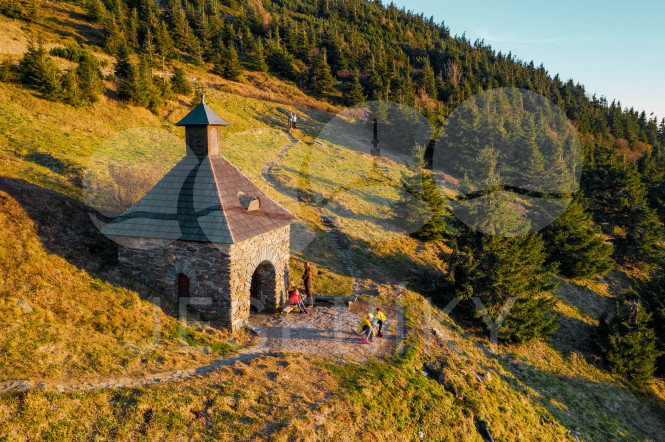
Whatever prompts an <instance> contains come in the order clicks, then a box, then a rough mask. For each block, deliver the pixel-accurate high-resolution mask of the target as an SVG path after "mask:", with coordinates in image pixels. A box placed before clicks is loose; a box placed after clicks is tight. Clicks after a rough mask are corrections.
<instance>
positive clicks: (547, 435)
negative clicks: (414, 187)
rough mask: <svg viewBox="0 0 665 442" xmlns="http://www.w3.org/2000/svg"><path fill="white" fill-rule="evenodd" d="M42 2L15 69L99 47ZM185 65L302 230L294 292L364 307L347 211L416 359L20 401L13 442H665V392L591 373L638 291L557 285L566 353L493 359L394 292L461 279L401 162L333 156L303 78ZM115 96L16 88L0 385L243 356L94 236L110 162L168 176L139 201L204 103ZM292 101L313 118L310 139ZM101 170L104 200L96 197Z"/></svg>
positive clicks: (19, 27) (251, 369)
mask: <svg viewBox="0 0 665 442" xmlns="http://www.w3.org/2000/svg"><path fill="white" fill-rule="evenodd" d="M44 7H45V8H47V9H48V11H49V14H48V17H50V18H49V19H42V20H41V21H39V20H38V21H37V22H36V23H33V24H17V23H16V22H13V21H10V20H7V19H0V56H2V57H4V56H12V57H14V59H16V58H17V56H18V55H19V54H20V53H21V52H22V51H24V50H25V48H26V47H27V44H28V41H29V39H30V37H34V36H36V35H37V33H41V34H42V36H43V38H44V39H45V41H46V45H47V47H52V46H53V45H63V44H66V43H68V42H72V41H73V40H74V39H83V40H85V41H88V42H89V43H91V44H94V43H95V42H97V41H98V37H99V36H98V34H97V31H96V30H95V29H94V28H92V27H90V26H89V25H87V24H86V22H85V18H84V17H83V16H82V14H81V10H80V9H79V8H78V7H76V6H73V5H71V4H68V3H60V2H57V3H56V2H51V3H48V4H45V6H44ZM96 54H97V55H98V56H99V57H100V58H102V59H106V60H108V59H109V58H108V56H104V55H102V54H101V53H100V52H99V51H96ZM186 69H187V71H188V75H190V76H194V77H196V78H198V79H199V80H200V81H202V82H203V83H204V85H205V90H206V102H207V103H208V104H209V105H210V106H211V107H212V108H213V109H214V110H215V111H216V112H217V113H219V115H220V116H222V118H224V119H225V120H227V121H228V122H229V123H231V125H230V126H228V127H226V128H224V129H223V130H224V136H225V137H224V139H223V150H222V154H223V155H224V156H225V157H226V158H227V159H228V160H229V161H231V162H232V163H233V164H234V165H235V166H237V167H238V168H239V169H240V170H241V171H242V172H243V173H244V174H245V175H247V176H248V177H249V178H250V179H251V180H252V181H254V182H255V183H256V184H257V185H258V186H259V187H260V188H261V189H262V190H264V191H265V192H266V193H267V194H268V195H269V196H270V197H271V198H273V199H274V200H276V201H277V202H279V203H280V204H282V205H283V206H284V207H286V208H287V209H289V210H290V211H291V212H293V213H294V214H296V215H297V216H298V217H299V218H300V219H301V222H300V223H299V224H297V225H296V226H294V227H293V233H292V258H291V262H290V266H291V269H290V270H291V273H290V274H291V275H292V282H293V283H294V284H297V283H298V281H299V276H300V274H301V273H302V263H303V262H304V261H310V262H312V263H313V265H314V268H315V272H316V273H315V280H314V290H315V292H317V293H319V294H328V295H348V294H350V292H351V281H352V279H351V277H350V275H349V274H348V272H347V270H346V269H345V268H344V265H343V262H342V260H341V258H340V256H339V254H338V252H337V250H336V249H335V247H334V246H333V244H332V243H331V241H330V239H329V236H328V235H327V234H326V232H325V229H324V226H323V224H322V221H321V218H320V216H319V214H324V215H332V216H334V217H336V218H337V225H338V227H339V229H340V231H341V233H342V236H343V240H344V242H345V243H346V244H347V245H348V247H349V248H350V249H351V250H352V252H353V258H354V260H355V261H356V263H358V265H359V267H360V268H361V270H362V277H363V279H364V280H365V281H366V282H369V283H371V284H373V285H374V286H376V287H377V289H376V290H377V292H378V293H379V299H380V302H381V303H384V304H386V305H391V306H395V305H397V304H399V303H401V304H400V306H403V308H404V309H405V310H404V311H405V315H406V321H407V325H408V327H409V330H410V332H411V333H410V334H409V340H408V341H407V342H406V344H407V345H406V346H405V347H402V348H401V352H400V353H399V355H396V357H395V358H391V359H390V360H387V361H376V360H373V361H370V362H369V363H367V364H362V365H355V364H349V365H334V364H332V363H331V362H330V361H327V360H322V359H319V358H316V357H309V356H301V355H285V354H280V355H272V356H266V357H262V358H259V359H255V360H253V361H251V363H249V364H243V363H238V364H236V366H232V367H227V368H223V369H220V370H218V371H215V372H214V373H213V374H211V375H210V376H207V377H205V378H195V379H190V380H187V381H178V382H173V383H167V384H162V385H155V386H151V387H145V388H139V389H128V390H121V391H118V390H105V391H98V392H90V393H83V394H57V393H44V392H38V391H33V392H30V393H21V394H15V395H4V396H0V440H34V439H54V440H84V439H86V440H87V439H144V440H163V439H167V440H168V439H170V440H180V439H183V438H190V439H211V438H224V437H227V438H237V439H255V440H265V439H272V440H294V439H297V440H301V439H302V440H308V439H313V438H315V437H319V438H324V439H334V440H357V439H358V438H360V437H361V436H362V435H363V434H364V435H365V437H368V438H369V437H372V438H383V439H387V440H418V439H421V437H420V436H419V433H420V432H422V434H423V437H422V439H423V440H445V439H447V440H481V439H482V437H481V433H482V432H483V431H484V428H488V429H490V431H491V433H492V435H493V436H494V438H495V439H496V440H572V439H574V438H575V437H577V438H580V439H583V440H654V441H655V440H659V439H662V428H663V421H662V416H663V415H664V414H663V413H664V410H665V386H664V384H663V382H662V381H656V382H655V383H654V384H653V385H652V386H650V387H647V388H645V389H644V390H641V391H633V390H631V389H630V388H629V387H628V386H627V385H626V384H625V383H624V382H623V380H622V379H619V378H617V377H615V376H612V375H610V374H608V373H607V372H606V371H605V370H604V369H603V368H602V366H600V365H594V363H592V362H594V359H593V355H594V349H593V348H591V347H590V345H589V342H590V340H591V339H590V337H591V336H592V335H593V333H594V332H595V330H596V329H597V327H598V324H599V319H600V316H601V314H602V313H603V312H605V311H606V310H607V308H608V306H611V305H612V304H613V302H614V296H615V295H617V294H618V293H619V292H620V290H621V283H620V281H621V279H622V276H621V275H620V274H618V273H612V274H610V275H608V277H607V278H605V279H603V280H601V281H586V282H584V283H580V282H579V281H578V282H574V281H562V284H561V285H560V287H559V289H558V291H557V292H556V293H555V295H556V296H557V297H558V303H557V307H556V309H557V311H558V312H559V313H560V314H561V315H562V317H561V321H560V322H561V328H560V329H559V331H558V332H557V333H556V334H555V335H554V337H553V339H552V340H551V341H550V342H544V341H536V342H533V343H531V344H528V345H523V346H500V347H499V348H498V349H497V352H496V353H493V352H492V349H491V348H490V347H489V345H488V343H487V341H486V340H485V339H483V338H480V337H478V336H479V335H477V334H475V333H474V332H473V330H469V329H467V328H466V326H464V327H461V326H460V325H458V324H456V323H455V322H453V321H452V320H451V319H450V318H449V317H446V316H443V317H441V314H440V311H439V310H437V309H436V308H433V307H431V306H430V305H429V304H427V303H426V301H425V299H424V298H423V296H421V295H420V294H418V293H415V292H413V291H410V290H404V291H403V294H402V295H400V296H397V295H396V290H397V289H396V285H397V284H398V283H400V282H409V281H413V279H414V274H415V275H416V276H417V275H427V274H441V273H442V272H445V271H446V268H445V265H444V263H443V261H442V259H441V255H442V253H443V254H445V253H446V252H448V251H449V250H448V249H447V248H446V247H445V246H442V245H437V244H425V243H421V242H419V241H417V240H415V239H413V238H411V237H409V236H408V235H407V233H409V232H408V230H405V229H404V228H402V227H403V226H400V224H399V223H398V222H397V223H396V222H394V220H392V216H393V213H392V209H391V207H392V206H393V205H394V204H396V203H397V202H399V201H401V200H402V199H403V198H405V197H406V196H405V195H404V193H403V191H401V189H400V186H399V182H400V180H401V179H403V178H404V177H405V176H406V175H408V173H409V171H408V168H407V167H406V166H405V165H404V164H403V163H401V162H400V161H397V160H390V159H381V160H379V161H378V162H377V164H375V159H374V158H372V157H371V156H369V155H367V154H364V153H360V152H358V151H357V150H353V149H350V148H348V147H344V146H340V145H332V144H330V143H326V142H324V143H323V144H320V143H318V142H316V141H317V135H318V134H319V133H320V131H321V130H322V129H323V128H324V127H325V125H326V124H327V123H328V122H329V121H330V120H331V118H333V114H334V113H336V112H337V111H339V109H337V108H335V107H334V106H331V105H330V104H329V103H326V102H323V101H320V100H317V99H315V98H313V97H310V96H307V95H306V94H304V93H303V92H302V91H301V90H300V89H298V88H297V87H296V86H295V85H294V84H292V83H288V82H284V81H281V80H279V79H277V78H275V77H273V76H271V75H269V74H264V73H249V72H248V73H247V74H246V76H245V78H244V80H243V81H242V82H239V83H238V82H228V81H224V80H221V79H219V78H217V77H215V76H213V75H211V74H209V73H208V72H207V71H206V70H205V69H204V68H201V67H194V66H189V65H186ZM107 87H108V88H109V90H108V91H107V95H106V96H104V97H102V100H101V101H100V102H99V103H97V104H95V105H93V106H91V107H88V108H81V109H74V108H72V107H69V106H66V105H63V104H59V103H54V102H49V101H46V100H44V99H42V98H40V97H39V96H38V94H37V93H35V92H34V91H30V90H27V89H24V88H22V87H20V86H17V85H7V84H0V320H1V321H2V323H3V324H4V327H3V331H2V333H0V355H1V356H2V357H1V358H0V380H7V379H30V380H33V381H36V380H47V381H48V382H50V383H54V382H64V381H65V380H67V379H77V380H84V379H92V378H96V377H103V376H118V375H122V376H130V377H131V376H140V375H143V374H146V373H153V372H161V371H165V370H168V369H171V368H185V367H190V366H194V365H202V364H204V363H205V362H206V361H209V360H211V359H215V358H220V357H223V356H225V355H227V354H230V353H231V352H232V351H234V350H235V349H236V346H234V345H231V344H229V342H231V339H235V340H236V342H238V341H242V339H241V338H242V336H231V335H229V334H227V333H224V332H220V331H216V330H212V329H209V328H203V327H198V326H196V325H190V326H189V328H187V327H184V328H181V326H180V324H179V323H178V322H177V321H176V320H175V319H174V318H173V317H171V316H168V315H166V314H164V312H161V311H160V310H156V309H155V308H154V307H153V306H152V305H151V304H150V303H149V302H147V300H146V298H148V297H149V296H150V293H149V292H148V291H146V289H145V287H142V286H140V285H139V284H138V283H136V282H135V281H132V280H129V279H128V278H127V277H126V276H124V275H123V274H122V273H121V272H120V271H119V270H118V269H117V268H116V265H115V264H116V263H115V261H114V259H115V252H116V250H115V248H114V247H115V246H114V245H113V244H112V243H110V241H108V240H105V239H104V238H100V237H99V236H100V235H97V234H96V231H95V228H94V226H93V225H92V223H91V221H90V218H89V217H88V213H87V210H88V209H87V208H86V207H85V205H84V203H85V202H95V203H97V204H99V202H100V201H101V200H103V198H108V197H109V195H108V194H104V191H106V190H107V189H109V188H110V186H109V181H108V180H109V179H110V178H111V176H110V175H108V170H109V169H108V164H109V162H112V163H114V164H119V165H121V166H123V167H130V166H133V167H136V170H140V169H141V168H142V167H144V166H145V165H153V166H155V167H154V169H155V172H154V173H147V172H146V171H145V170H143V172H144V174H143V175H142V178H144V179H145V180H147V182H148V185H145V186H143V187H140V186H139V187H137V188H136V189H133V190H132V192H129V197H128V200H130V199H132V198H133V199H136V198H139V197H140V196H141V192H144V191H145V190H147V188H148V187H149V184H150V182H151V181H150V179H153V178H155V177H159V175H160V174H161V173H162V171H163V170H166V169H168V167H169V166H170V165H172V164H174V163H175V162H176V161H177V160H178V158H179V157H180V156H182V155H183V154H184V130H183V129H182V128H176V127H174V126H173V124H174V123H175V122H177V121H178V120H179V119H180V118H182V117H183V116H184V115H185V114H186V113H187V112H188V110H189V109H190V107H191V105H193V104H195V103H196V100H195V99H194V98H192V97H179V100H178V101H176V102H170V103H168V104H167V105H166V106H165V108H164V109H163V111H162V112H161V113H160V114H159V115H153V114H151V113H150V112H149V111H147V110H146V109H142V108H137V107H133V106H128V105H125V104H123V103H120V102H118V101H117V100H115V99H113V98H112V97H113V96H114V87H115V86H114V85H113V84H111V83H107ZM278 107H285V108H287V109H289V110H291V111H295V112H297V113H298V115H299V129H298V130H296V131H293V135H294V136H295V137H297V138H298V139H299V140H300V142H299V143H297V144H295V145H293V146H290V144H291V138H289V137H288V136H287V134H286V133H285V132H284V130H283V129H284V128H283V126H284V115H283V114H282V113H280V112H279V111H278V109H277V108H278ZM289 146H290V147H289ZM286 147H289V148H288V150H285V148H286ZM280 153H281V154H283V155H282V156H280ZM269 165H273V166H274V167H273V168H272V169H271V172H274V175H272V176H267V172H268V166H269ZM90 173H97V174H98V177H99V178H98V183H100V185H99V186H97V187H94V186H92V187H90V186H87V185H86V184H85V183H86V181H85V180H86V179H91V175H89V174H90ZM132 173H134V174H138V172H132ZM151 177H152V178H151ZM105 180H107V181H105ZM144 184H145V183H144ZM86 189H87V190H86ZM90 189H93V191H92V192H91V191H90ZM95 198H99V199H100V200H97V199H95ZM617 281H618V282H617ZM414 285H415V284H412V285H411V286H408V285H407V287H410V288H413V286H414ZM19 300H23V301H25V303H27V304H28V305H30V307H31V308H32V309H33V311H32V312H30V313H26V312H25V311H24V309H23V308H22V307H21V302H20V301H19ZM155 324H158V325H159V327H158V328H157V330H159V332H158V334H157V336H158V338H157V340H155V330H156V329H155ZM181 330H182V331H181ZM204 349H205V350H206V351H204ZM423 370H424V371H425V372H426V373H427V374H423Z"/></svg>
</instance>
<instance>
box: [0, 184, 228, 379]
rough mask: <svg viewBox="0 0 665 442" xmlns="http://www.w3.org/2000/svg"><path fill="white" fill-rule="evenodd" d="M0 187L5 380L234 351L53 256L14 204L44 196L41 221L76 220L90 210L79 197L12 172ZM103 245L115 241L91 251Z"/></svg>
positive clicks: (124, 369) (133, 367)
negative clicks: (67, 195) (16, 178)
mask: <svg viewBox="0 0 665 442" xmlns="http://www.w3.org/2000/svg"><path fill="white" fill-rule="evenodd" d="M0 189H1V190H0V225H1V226H2V227H1V228H0V229H1V230H0V232H1V234H0V321H2V323H3V324H4V326H3V332H2V333H1V334H0V348H1V349H2V359H1V360H0V373H2V375H1V379H0V380H1V381H6V380H9V379H27V380H33V381H47V382H49V383H57V382H62V383H65V384H66V383H68V382H71V381H73V380H74V379H85V378H88V379H90V378H95V377H100V376H106V375H111V374H113V375H118V374H122V375H129V376H136V375H141V374H144V373H148V372H155V371H160V370H164V369H167V368H174V367H186V366H188V365H193V364H197V362H200V361H205V360H210V359H212V358H219V357H220V355H225V354H228V353H230V352H231V350H232V348H233V347H232V346H231V345H229V344H226V343H225V340H226V338H227V337H226V336H225V335H224V334H223V333H221V332H218V331H216V330H212V329H210V330H207V331H209V333H208V332H204V330H203V329H200V328H199V329H198V330H195V329H193V328H189V327H186V326H183V328H182V331H181V329H180V324H179V323H178V322H177V321H176V320H175V319H173V318H171V317H168V316H166V315H164V313H162V312H161V310H158V309H155V308H154V307H153V306H152V305H151V304H150V303H148V302H146V301H144V300H142V299H140V297H139V296H138V294H137V293H136V292H133V291H130V290H127V289H124V288H120V287H117V286H114V285H112V284H109V283H108V282H105V281H102V280H100V279H98V278H96V277H94V276H91V275H90V274H89V273H88V272H86V271H84V270H82V269H80V268H77V267H76V266H75V265H72V264H70V263H69V262H67V260H66V259H63V258H62V257H60V256H58V255H57V254H55V253H48V252H47V251H46V250H45V244H44V243H42V241H41V240H40V237H39V235H38V228H37V226H36V225H35V222H34V221H33V220H32V219H31V217H30V216H29V214H28V213H27V212H26V210H25V209H24V208H23V207H21V204H20V203H19V202H18V201H25V198H26V197H27V196H30V197H33V198H35V197H36V198H39V197H40V193H41V198H42V199H41V200H40V201H39V202H38V203H37V204H35V202H34V201H33V202H32V203H28V204H26V206H28V207H29V208H30V209H35V207H36V206H39V205H42V206H46V205H49V206H50V209H51V210H46V211H44V212H46V213H41V214H36V215H34V216H35V217H36V218H41V219H42V221H44V217H48V218H50V219H49V220H48V221H49V222H50V223H58V222H63V221H65V222H66V221H77V220H76V219H75V217H71V216H68V215H70V213H71V212H72V211H78V212H79V213H85V212H84V211H83V207H82V206H81V205H80V204H78V203H76V202H73V201H71V200H67V199H66V198H63V197H61V196H58V195H57V194H54V193H53V192H46V191H44V190H41V191H38V192H35V190H34V189H31V188H30V187H29V186H26V185H25V184H23V183H21V182H17V181H9V180H7V179H6V178H2V179H0ZM44 193H46V194H45V195H44ZM47 201H48V203H47ZM33 213H34V212H33ZM42 233H43V234H44V235H45V241H44V242H45V243H46V244H48V246H52V247H53V248H54V250H56V249H58V247H59V246H60V247H62V244H58V243H57V242H58V241H57V238H54V237H52V236H51V237H49V233H48V232H42ZM73 241H76V239H73ZM79 245H80V246H85V245H84V244H79ZM104 245H105V246H106V247H109V245H108V244H100V243H97V244H94V243H92V242H91V243H89V244H87V246H91V247H90V248H89V249H88V250H87V252H88V253H94V248H93V247H94V246H104ZM91 249H92V250H91ZM70 251H73V250H71V249H70ZM79 258H81V256H79ZM181 334H182V335H181ZM181 338H183V339H181ZM206 346H207V347H208V350H211V349H212V351H209V352H208V353H211V354H210V355H206V354H204V351H203V350H204V347H206Z"/></svg>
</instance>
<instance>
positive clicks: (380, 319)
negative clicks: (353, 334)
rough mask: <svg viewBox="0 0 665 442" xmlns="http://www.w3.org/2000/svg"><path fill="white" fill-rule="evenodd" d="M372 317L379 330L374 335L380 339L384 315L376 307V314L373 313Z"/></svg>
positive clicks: (384, 319)
mask: <svg viewBox="0 0 665 442" xmlns="http://www.w3.org/2000/svg"><path fill="white" fill-rule="evenodd" d="M374 317H375V318H376V323H377V324H378V325H379V330H378V332H377V333H376V335H377V336H378V337H379V338H382V337H383V333H381V329H382V328H383V323H384V322H385V321H386V315H384V314H383V312H382V311H381V308H380V307H377V308H376V313H374Z"/></svg>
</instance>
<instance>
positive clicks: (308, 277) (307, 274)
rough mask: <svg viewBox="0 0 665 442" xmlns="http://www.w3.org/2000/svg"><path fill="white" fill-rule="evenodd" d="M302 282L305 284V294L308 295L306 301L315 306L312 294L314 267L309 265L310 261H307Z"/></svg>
mask: <svg viewBox="0 0 665 442" xmlns="http://www.w3.org/2000/svg"><path fill="white" fill-rule="evenodd" d="M302 282H303V283H304V284H305V294H306V295H307V298H306V299H305V301H306V303H307V304H308V305H309V306H310V307H314V297H313V296H312V268H311V267H310V266H309V263H308V262H306V263H305V271H304V272H303V274H302Z"/></svg>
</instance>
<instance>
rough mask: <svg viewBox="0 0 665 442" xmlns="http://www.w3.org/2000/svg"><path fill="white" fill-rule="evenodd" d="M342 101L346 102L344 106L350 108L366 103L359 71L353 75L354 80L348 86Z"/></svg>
mask: <svg viewBox="0 0 665 442" xmlns="http://www.w3.org/2000/svg"><path fill="white" fill-rule="evenodd" d="M342 100H343V101H344V104H345V105H346V106H349V107H351V106H355V105H356V104H358V103H362V102H363V101H365V95H364V94H363V87H362V85H361V84H360V78H359V77H358V72H357V71H356V72H354V73H353V79H352V80H351V81H350V82H349V84H348V85H347V86H346V90H345V91H344V95H343V97H342Z"/></svg>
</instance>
